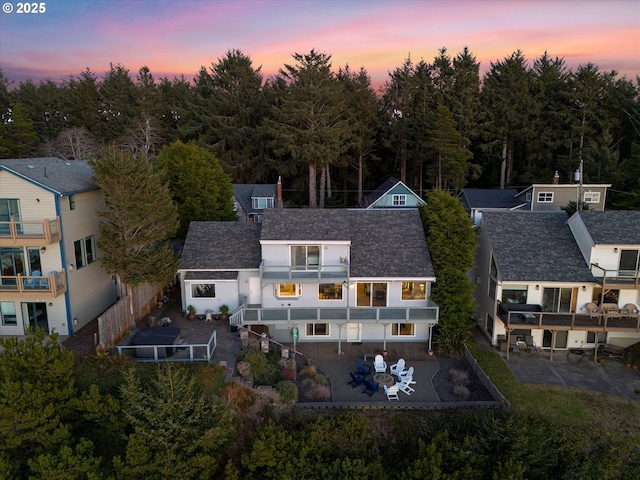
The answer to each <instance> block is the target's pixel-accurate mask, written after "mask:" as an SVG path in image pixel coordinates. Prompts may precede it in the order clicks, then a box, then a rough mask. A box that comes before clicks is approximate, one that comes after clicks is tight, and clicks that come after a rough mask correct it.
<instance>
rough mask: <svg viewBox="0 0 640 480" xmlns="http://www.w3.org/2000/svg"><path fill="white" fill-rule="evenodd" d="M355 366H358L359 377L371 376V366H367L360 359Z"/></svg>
mask: <svg viewBox="0 0 640 480" xmlns="http://www.w3.org/2000/svg"><path fill="white" fill-rule="evenodd" d="M357 364H358V373H360V375H362V376H365V377H366V376H367V375H369V374H371V365H367V364H366V363H364V362H363V361H362V360H360V359H358V361H357Z"/></svg>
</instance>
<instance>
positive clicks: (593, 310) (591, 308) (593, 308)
mask: <svg viewBox="0 0 640 480" xmlns="http://www.w3.org/2000/svg"><path fill="white" fill-rule="evenodd" d="M585 308H586V309H587V312H588V313H589V317H590V318H598V313H600V310H599V309H598V306H597V305H596V304H595V303H587V306H586V307H585Z"/></svg>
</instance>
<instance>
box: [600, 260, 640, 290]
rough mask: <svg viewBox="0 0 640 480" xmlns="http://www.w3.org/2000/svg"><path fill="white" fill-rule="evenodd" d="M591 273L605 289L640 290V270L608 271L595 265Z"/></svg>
mask: <svg viewBox="0 0 640 480" xmlns="http://www.w3.org/2000/svg"><path fill="white" fill-rule="evenodd" d="M591 273H592V275H593V276H594V277H595V279H596V282H598V283H599V284H600V285H602V286H603V287H604V286H606V287H609V288H622V289H638V288H640V270H608V269H606V268H602V267H601V266H599V265H596V264H595V263H592V264H591Z"/></svg>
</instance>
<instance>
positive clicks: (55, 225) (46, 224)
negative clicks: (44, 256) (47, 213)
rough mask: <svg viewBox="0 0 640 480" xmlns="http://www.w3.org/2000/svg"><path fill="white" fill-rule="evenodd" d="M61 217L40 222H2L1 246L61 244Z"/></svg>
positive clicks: (0, 224) (0, 227) (0, 229)
mask: <svg viewBox="0 0 640 480" xmlns="http://www.w3.org/2000/svg"><path fill="white" fill-rule="evenodd" d="M61 238H62V236H61V233H60V217H56V218H55V219H53V220H51V219H45V220H42V221H39V222H36V221H33V222H16V221H10V222H0V245H2V246H14V245H15V246H38V247H40V246H45V245H50V244H52V243H55V242H59V241H60V240H61Z"/></svg>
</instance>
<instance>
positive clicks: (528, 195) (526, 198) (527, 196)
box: [524, 192, 531, 202]
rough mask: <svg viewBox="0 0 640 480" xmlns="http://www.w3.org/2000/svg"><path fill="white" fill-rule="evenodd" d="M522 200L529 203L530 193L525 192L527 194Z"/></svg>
mask: <svg viewBox="0 0 640 480" xmlns="http://www.w3.org/2000/svg"><path fill="white" fill-rule="evenodd" d="M524 199H525V201H526V202H531V192H527V194H526V195H525V196H524Z"/></svg>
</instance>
